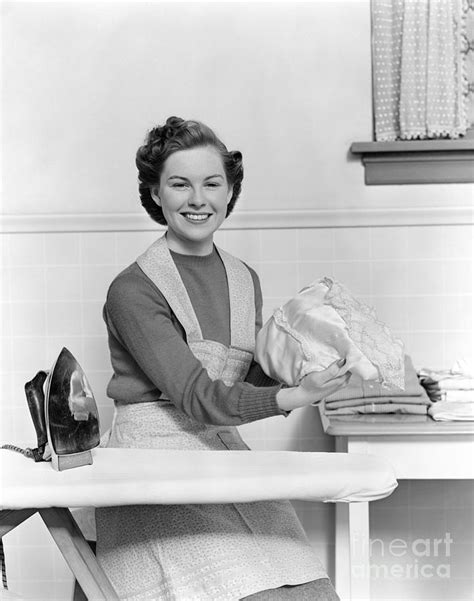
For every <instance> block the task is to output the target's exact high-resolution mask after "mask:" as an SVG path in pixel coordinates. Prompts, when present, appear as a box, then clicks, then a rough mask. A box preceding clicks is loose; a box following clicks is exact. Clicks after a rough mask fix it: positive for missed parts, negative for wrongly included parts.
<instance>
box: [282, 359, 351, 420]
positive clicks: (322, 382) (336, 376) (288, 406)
mask: <svg viewBox="0 0 474 601" xmlns="http://www.w3.org/2000/svg"><path fill="white" fill-rule="evenodd" d="M350 377H351V372H349V371H347V368H346V367H345V361H344V360H340V361H335V362H334V363H331V365H330V366H329V367H327V368H326V369H324V370H323V371H314V372H311V373H309V374H308V375H307V376H305V377H304V378H303V379H302V380H301V382H300V384H299V386H295V387H294V388H282V389H281V390H279V391H278V393H277V396H276V401H277V404H278V406H279V407H280V409H282V410H283V411H292V410H293V409H298V408H299V407H306V406H307V405H312V404H315V403H318V402H319V401H322V400H323V399H325V398H327V397H328V396H330V395H331V394H334V393H335V392H336V391H337V390H339V389H340V388H343V387H344V386H346V385H347V383H348V382H349V379H350Z"/></svg>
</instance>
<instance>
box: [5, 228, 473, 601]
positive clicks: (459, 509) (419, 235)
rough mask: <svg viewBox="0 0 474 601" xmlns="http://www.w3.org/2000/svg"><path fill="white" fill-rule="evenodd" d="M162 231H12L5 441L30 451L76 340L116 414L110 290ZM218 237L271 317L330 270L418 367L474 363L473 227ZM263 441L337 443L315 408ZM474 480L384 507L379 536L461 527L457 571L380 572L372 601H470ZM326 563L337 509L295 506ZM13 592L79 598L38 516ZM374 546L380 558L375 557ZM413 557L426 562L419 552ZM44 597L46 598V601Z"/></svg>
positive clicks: (377, 510) (12, 571)
mask: <svg viewBox="0 0 474 601" xmlns="http://www.w3.org/2000/svg"><path fill="white" fill-rule="evenodd" d="M155 238H156V233H150V232H117V233H113V232H112V233H111V232H108V233H101V232H93V233H92V232H91V233H49V234H4V235H2V236H0V240H1V244H2V264H3V266H4V269H3V271H2V326H1V327H2V330H1V336H2V349H1V353H2V357H1V394H2V396H1V398H2V411H1V414H0V417H1V431H0V440H1V441H2V442H12V443H16V444H22V445H31V444H32V443H33V442H34V440H35V436H34V430H33V427H32V425H31V423H30V418H29V415H28V412H27V409H26V404H25V399H24V392H23V385H24V383H25V382H26V381H27V380H29V379H31V377H32V376H33V375H34V374H35V373H36V371H38V370H39V369H44V368H49V367H50V366H51V365H52V363H53V361H54V360H55V358H56V356H57V354H58V353H59V351H60V350H61V348H62V346H67V347H68V348H69V349H70V350H71V351H72V352H73V353H74V354H75V355H76V357H77V358H78V360H79V362H80V363H81V364H82V366H83V368H84V369H85V370H86V372H87V375H88V378H89V380H90V382H91V385H92V388H93V391H94V394H95V396H96V398H97V401H98V405H99V409H100V413H101V417H102V421H103V423H104V424H107V423H108V422H109V420H110V417H111V402H110V400H109V399H107V398H106V395H105V387H106V383H107V380H108V378H109V376H110V367H109V359H108V352H107V342H106V336H105V328H104V325H103V322H102V318H101V309H102V305H103V301H104V298H105V294H106V290H107V286H108V284H109V283H110V281H111V280H112V278H113V277H114V275H115V274H116V273H118V272H119V271H120V270H121V269H122V268H123V267H124V266H126V265H127V264H129V263H130V262H131V261H133V260H134V258H135V257H136V256H137V255H138V254H139V253H140V252H141V251H142V250H144V249H145V248H146V246H147V245H148V244H149V243H150V242H151V241H152V240H154V239H155ZM216 242H217V244H218V245H220V246H222V247H223V248H225V249H226V250H228V251H230V252H232V253H234V254H236V255H238V256H240V257H241V258H242V259H244V260H245V261H247V262H248V263H249V264H251V265H252V266H253V267H255V268H256V270H257V271H258V273H259V274H260V278H261V282H262V289H263V295H264V317H265V318H266V317H268V316H269V315H270V314H271V312H272V309H273V308H274V307H276V306H278V305H279V304H280V303H281V302H283V301H284V300H285V299H287V298H289V297H290V296H291V295H292V294H293V293H294V292H295V291H297V290H298V289H299V288H300V287H302V286H303V285H305V284H307V283H309V282H311V281H312V280H314V279H316V278H318V277H321V276H323V275H330V276H331V275H332V276H334V277H336V278H337V279H339V280H340V281H342V282H343V283H345V284H346V285H347V286H348V287H349V288H350V289H351V290H352V291H353V292H354V293H356V294H357V295H358V296H359V297H360V298H362V299H365V300H366V301H368V302H369V303H371V304H373V305H374V306H375V308H376V309H377V312H378V315H379V317H381V318H382V319H384V320H385V321H386V322H387V323H388V324H389V325H390V326H391V327H392V329H393V330H394V331H395V333H396V334H397V335H398V336H399V337H401V338H402V339H403V340H404V342H405V344H406V350H407V352H408V353H409V354H410V355H411V356H412V358H413V361H414V364H415V366H416V367H417V368H420V367H423V366H429V367H450V366H451V365H452V363H453V362H454V361H455V360H456V359H458V358H460V357H466V358H467V359H468V360H470V361H471V362H472V361H473V333H472V314H473V311H472V283H473V272H472V256H473V228H472V227H471V226H467V225H466V226H419V227H418V226H417V227H414V226H413V227H380V228H377V227H371V228H369V227H367V228H364V227H361V228H327V229H285V230H246V231H243V230H240V231H238V230H224V231H222V232H219V233H218V235H217V238H216ZM242 433H243V435H244V437H245V438H246V439H247V441H248V442H249V443H250V445H251V446H252V447H253V448H256V449H282V450H305V451H310V450H317V451H329V450H332V448H333V447H332V440H331V439H330V438H328V437H326V436H325V435H323V433H322V430H321V427H320V423H319V418H318V416H317V413H316V411H315V410H314V409H313V408H308V409H304V410H300V411H297V412H294V413H293V414H292V415H290V417H289V418H287V419H283V418H271V419H268V420H264V421H262V422H256V423H254V424H249V425H247V426H245V427H243V428H242ZM472 492H473V491H472V487H470V486H468V485H466V484H465V483H461V482H455V481H453V482H438V483H429V482H427V483H416V484H415V483H410V482H405V483H401V485H400V487H399V489H398V490H397V491H396V493H394V495H392V497H391V498H389V499H386V500H384V501H380V502H377V503H374V504H373V510H372V514H371V518H372V538H374V537H376V538H381V539H383V540H384V541H390V540H391V539H393V538H404V539H406V540H407V541H408V540H413V539H416V538H425V539H427V538H433V537H435V536H436V535H437V533H438V532H439V533H440V536H441V534H442V535H443V536H444V534H445V532H450V533H451V536H452V538H453V539H454V543H453V545H452V554H451V555H450V557H449V562H450V565H451V576H450V578H449V579H443V578H436V577H433V578H427V577H423V578H421V577H420V576H418V577H414V576H413V577H408V576H407V577H406V578H401V579H394V580H393V581H392V582H391V583H390V586H387V581H386V580H382V579H381V578H375V579H374V596H373V598H374V599H402V598H403V599H430V600H434V599H450V600H451V601H454V600H455V599H458V600H461V599H462V600H464V599H472V587H473V580H472V576H471V571H472V570H471V567H472V559H473V549H472V540H473V519H474V513H473V501H472V497H473V495H472ZM296 507H297V510H298V513H299V515H300V516H301V519H302V522H303V524H304V526H305V528H306V530H307V532H308V535H309V536H310V539H311V540H312V542H313V543H314V545H315V547H316V548H317V551H318V552H319V554H320V556H321V559H322V560H323V561H324V562H325V563H326V565H327V567H328V570H329V572H330V573H332V571H333V539H334V536H333V508H332V507H330V506H326V505H320V504H305V503H298V504H296ZM5 542H6V545H7V561H8V571H9V576H10V582H11V588H12V589H13V590H15V589H16V590H17V591H19V592H23V593H28V594H30V595H31V596H32V597H33V598H44V599H53V598H55V599H61V600H62V599H68V598H70V592H71V578H70V574H69V571H68V568H67V567H66V566H65V563H64V561H63V559H62V558H61V556H60V554H59V553H58V551H57V550H56V548H55V547H54V545H53V544H52V543H51V542H50V539H49V537H48V535H47V533H46V532H45V529H44V526H43V525H42V523H41V521H40V520H39V519H37V518H34V519H31V520H29V521H28V522H27V523H25V524H24V525H23V526H21V527H20V528H18V529H17V531H15V532H13V533H11V534H9V535H7V537H6V539H5ZM377 552H378V553H379V554H380V550H377V549H374V561H375V559H376V558H377V556H376V554H377ZM410 561H411V563H412V564H413V563H414V562H416V561H418V559H417V557H415V556H412V557H410ZM38 595H40V597H38Z"/></svg>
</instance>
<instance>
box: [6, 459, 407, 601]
mask: <svg viewBox="0 0 474 601" xmlns="http://www.w3.org/2000/svg"><path fill="white" fill-rule="evenodd" d="M93 461H94V462H93V464H92V465H88V466H83V467H80V468H77V469H71V470H67V471H64V472H56V471H54V470H53V469H52V467H51V465H50V464H49V463H34V462H33V461H31V460H30V459H27V458H25V457H23V456H22V455H19V454H16V453H12V452H10V451H1V452H0V485H1V488H0V491H1V492H0V509H1V511H0V537H2V536H4V535H5V534H6V533H7V532H9V531H10V530H12V529H13V528H15V527H16V526H18V525H19V524H21V523H22V522H23V521H24V520H26V519H28V518H29V517H30V516H31V515H33V514H34V513H36V512H37V511H39V513H40V515H41V517H42V518H43V520H44V522H45V524H46V526H47V528H48V530H49V531H50V533H51V535H52V537H53V538H54V540H55V542H56V544H57V545H58V547H59V548H60V550H61V552H62V554H63V556H64V558H65V559H66V561H67V563H68V564H69V567H70V568H71V570H72V572H73V573H74V575H75V577H76V578H77V580H78V582H79V583H80V585H81V587H82V589H83V590H84V592H85V594H86V595H87V597H88V599H89V600H92V599H93V600H107V601H109V600H115V599H117V595H116V593H115V591H114V590H113V587H112V585H111V584H110V581H109V580H108V578H107V576H106V575H105V573H104V572H103V571H102V569H101V567H100V565H99V564H98V562H97V560H96V557H95V555H94V554H93V553H92V551H91V549H90V547H89V545H88V544H87V542H86V540H85V539H84V536H83V535H82V532H81V531H80V529H79V527H78V526H77V524H76V522H75V521H74V519H73V517H72V515H71V513H70V511H69V508H72V507H81V506H82V507H84V506H87V507H106V506H114V505H131V504H133V505H136V504H143V505H147V504H176V503H232V502H239V503H245V502H253V501H264V500H277V499H290V500H304V501H322V502H345V503H350V502H368V501H373V500H377V499H381V498H384V497H386V496H388V495H389V494H390V493H391V492H393V490H394V489H395V488H396V486H397V482H396V479H395V475H394V471H393V469H392V468H391V466H390V464H388V463H387V462H386V461H384V460H381V459H379V458H378V457H375V456H371V455H363V454H361V455H356V454H346V453H305V452H293V451H242V452H236V451H206V452H202V451H168V450H155V449H115V448H110V449H107V448H97V449H94V451H93ZM348 545H349V541H348Z"/></svg>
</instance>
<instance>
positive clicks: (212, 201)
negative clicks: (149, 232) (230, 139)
mask: <svg viewBox="0 0 474 601" xmlns="http://www.w3.org/2000/svg"><path fill="white" fill-rule="evenodd" d="M151 193H152V197H153V200H154V201H155V202H156V203H157V204H158V205H159V206H160V207H161V210H162V211H163V215H164V217H165V219H166V222H167V225H168V232H167V234H166V239H167V242H168V246H169V248H171V250H174V251H175V252H178V253H181V254H185V255H207V254H209V253H211V252H212V245H213V237H214V232H215V231H216V230H217V229H218V228H219V227H220V225H221V223H222V222H223V221H224V219H225V218H226V215H227V205H228V204H229V202H230V199H231V198H232V186H229V184H228V182H227V177H226V174H225V170H224V165H223V163H222V158H221V156H220V154H219V153H218V152H217V151H216V150H215V149H214V148H212V147H209V146H204V147H197V148H191V149H188V150H179V151H177V152H174V153H173V154H172V155H170V156H169V157H168V158H167V159H166V161H165V164H164V166H163V171H162V173H161V178H160V183H159V185H158V186H155V187H154V188H152V190H151Z"/></svg>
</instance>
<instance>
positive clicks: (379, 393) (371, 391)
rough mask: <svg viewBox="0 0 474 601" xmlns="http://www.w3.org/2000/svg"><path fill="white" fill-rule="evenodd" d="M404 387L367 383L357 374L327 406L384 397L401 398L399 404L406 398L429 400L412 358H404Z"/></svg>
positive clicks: (406, 356) (352, 376)
mask: <svg viewBox="0 0 474 601" xmlns="http://www.w3.org/2000/svg"><path fill="white" fill-rule="evenodd" d="M404 374H405V376H404V378H405V381H404V385H403V388H396V387H394V386H392V387H388V386H383V385H382V384H381V383H380V382H375V381H374V380H370V381H365V380H363V379H362V378H361V377H360V376H358V375H357V374H352V375H351V379H350V380H349V383H348V384H347V386H345V387H344V388H340V389H339V390H337V391H336V392H335V393H333V394H331V395H330V396H328V397H327V399H326V405H329V404H330V403H331V404H332V403H333V402H336V401H349V400H354V399H372V398H382V397H388V398H391V397H400V398H399V402H405V401H404V400H402V397H403V399H405V398H415V397H420V398H421V397H423V398H424V399H426V400H428V397H427V395H426V391H425V389H424V388H423V386H422V385H421V384H420V381H419V380H418V375H417V373H416V370H415V368H414V366H413V362H412V360H411V357H409V356H408V355H405V357H404Z"/></svg>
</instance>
